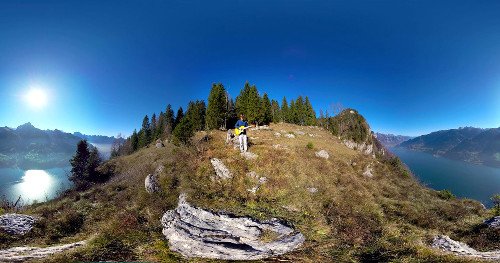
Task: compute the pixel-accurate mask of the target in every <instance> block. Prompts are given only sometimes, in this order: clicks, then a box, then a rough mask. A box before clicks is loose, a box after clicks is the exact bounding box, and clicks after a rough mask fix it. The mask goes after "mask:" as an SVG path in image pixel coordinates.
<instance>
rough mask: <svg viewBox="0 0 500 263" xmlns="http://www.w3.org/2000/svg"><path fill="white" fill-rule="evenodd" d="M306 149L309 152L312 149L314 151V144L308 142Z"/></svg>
mask: <svg viewBox="0 0 500 263" xmlns="http://www.w3.org/2000/svg"><path fill="white" fill-rule="evenodd" d="M306 148H307V149H309V150H312V149H314V144H313V143H312V142H308V143H307V145H306Z"/></svg>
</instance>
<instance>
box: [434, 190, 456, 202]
mask: <svg viewBox="0 0 500 263" xmlns="http://www.w3.org/2000/svg"><path fill="white" fill-rule="evenodd" d="M438 195H439V197H440V198H442V199H445V200H450V199H454V198H455V195H454V194H452V193H451V191H450V190H447V189H444V190H441V191H438Z"/></svg>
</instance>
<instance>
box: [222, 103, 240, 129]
mask: <svg viewBox="0 0 500 263" xmlns="http://www.w3.org/2000/svg"><path fill="white" fill-rule="evenodd" d="M226 95H227V97H228V98H229V94H226ZM237 120H238V115H236V105H235V103H234V101H233V100H232V99H229V100H228V105H227V113H226V122H225V124H224V129H227V127H228V123H230V124H229V126H232V125H233V124H234V123H236V121H237Z"/></svg>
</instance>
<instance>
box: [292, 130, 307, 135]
mask: <svg viewBox="0 0 500 263" xmlns="http://www.w3.org/2000/svg"><path fill="white" fill-rule="evenodd" d="M295 134H297V135H305V134H306V133H305V132H303V131H298V130H297V131H295Z"/></svg>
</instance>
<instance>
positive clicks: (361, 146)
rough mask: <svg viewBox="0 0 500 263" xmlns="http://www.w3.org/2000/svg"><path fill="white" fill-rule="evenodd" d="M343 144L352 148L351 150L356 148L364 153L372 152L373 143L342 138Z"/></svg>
mask: <svg viewBox="0 0 500 263" xmlns="http://www.w3.org/2000/svg"><path fill="white" fill-rule="evenodd" d="M343 143H344V145H345V146H347V148H349V149H352V150H358V151H360V152H362V153H364V154H365V155H370V154H372V153H373V144H366V143H364V142H363V143H356V142H354V141H351V140H344V141H343Z"/></svg>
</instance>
